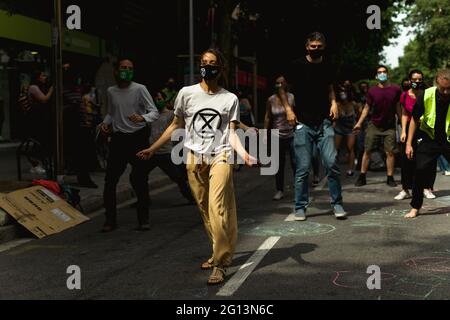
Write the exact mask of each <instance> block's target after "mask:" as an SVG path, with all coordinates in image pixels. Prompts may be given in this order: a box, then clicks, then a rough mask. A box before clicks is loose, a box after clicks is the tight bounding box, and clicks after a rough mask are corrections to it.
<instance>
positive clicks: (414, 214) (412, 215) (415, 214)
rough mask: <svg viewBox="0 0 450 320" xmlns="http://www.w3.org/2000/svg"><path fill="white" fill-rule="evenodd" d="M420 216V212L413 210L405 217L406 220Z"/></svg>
mask: <svg viewBox="0 0 450 320" xmlns="http://www.w3.org/2000/svg"><path fill="white" fill-rule="evenodd" d="M418 215H419V210H417V209H411V211H410V212H409V213H408V214H407V215H406V216H405V218H406V219H414V218H416V217H417V216H418Z"/></svg>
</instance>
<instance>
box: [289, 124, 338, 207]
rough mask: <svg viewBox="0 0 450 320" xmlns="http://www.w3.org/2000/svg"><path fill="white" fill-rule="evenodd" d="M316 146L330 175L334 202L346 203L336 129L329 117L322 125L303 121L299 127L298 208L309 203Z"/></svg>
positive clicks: (297, 135)
mask: <svg viewBox="0 0 450 320" xmlns="http://www.w3.org/2000/svg"><path fill="white" fill-rule="evenodd" d="M314 146H317V147H318V149H319V154H320V158H321V159H322V164H323V166H324V168H325V174H326V175H327V177H328V186H329V189H330V195H331V205H332V206H334V205H336V204H340V205H342V187H341V181H340V175H341V172H340V170H339V167H338V166H337V151H336V144H335V139H334V129H333V126H332V123H331V121H330V120H328V119H326V120H324V122H323V124H322V125H321V126H317V127H314V128H311V127H308V126H306V125H304V124H300V125H299V126H297V128H296V130H295V135H294V152H295V162H296V172H295V210H299V209H306V207H307V206H308V205H309V194H308V186H309V181H308V178H309V171H310V168H311V159H312V157H313V153H314Z"/></svg>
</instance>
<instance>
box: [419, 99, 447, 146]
mask: <svg viewBox="0 0 450 320" xmlns="http://www.w3.org/2000/svg"><path fill="white" fill-rule="evenodd" d="M424 96H425V94H424V93H422V94H420V95H419V96H418V97H417V102H416V104H415V105H414V109H413V117H414V120H416V122H417V123H418V122H419V121H420V118H421V117H422V116H423V114H424V113H425V101H424ZM448 108H449V103H448V102H447V101H444V100H443V99H442V98H441V96H440V95H439V92H436V123H435V125H434V132H435V140H436V142H437V143H439V144H444V143H448V141H447V133H446V130H445V120H446V119H447V112H448V111H449V110H448ZM419 136H420V137H422V138H423V137H425V136H426V137H428V136H427V135H426V134H423V133H422V132H421V130H419Z"/></svg>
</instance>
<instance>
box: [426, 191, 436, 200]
mask: <svg viewBox="0 0 450 320" xmlns="http://www.w3.org/2000/svg"><path fill="white" fill-rule="evenodd" d="M423 196H424V197H425V198H427V199H436V196H435V195H434V194H433V192H431V191H430V190H428V189H425V190H423Z"/></svg>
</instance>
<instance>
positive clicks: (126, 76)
mask: <svg viewBox="0 0 450 320" xmlns="http://www.w3.org/2000/svg"><path fill="white" fill-rule="evenodd" d="M133 77H134V71H133V70H120V71H119V79H120V80H123V81H133Z"/></svg>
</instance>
